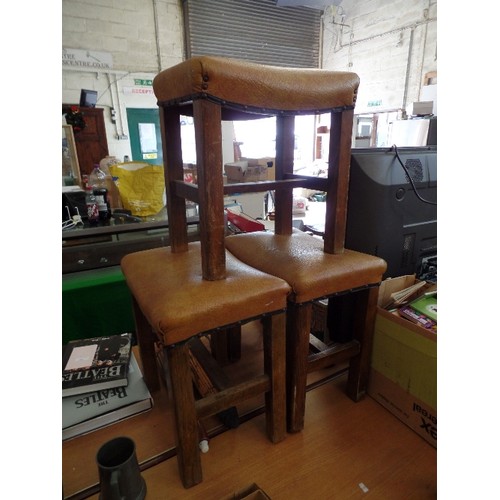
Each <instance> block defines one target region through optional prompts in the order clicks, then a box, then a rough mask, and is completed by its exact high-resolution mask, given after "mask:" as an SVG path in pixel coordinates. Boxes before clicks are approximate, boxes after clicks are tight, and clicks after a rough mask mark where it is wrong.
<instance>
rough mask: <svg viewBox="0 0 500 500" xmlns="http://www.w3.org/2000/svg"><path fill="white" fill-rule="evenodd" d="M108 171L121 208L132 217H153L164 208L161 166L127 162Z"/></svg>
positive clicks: (163, 185)
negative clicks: (114, 185) (116, 190)
mask: <svg viewBox="0 0 500 500" xmlns="http://www.w3.org/2000/svg"><path fill="white" fill-rule="evenodd" d="M109 170H110V172H111V175H112V176H113V177H114V178H115V183H116V185H117V187H118V191H119V192H120V197H121V199H122V203H123V208H125V209H127V210H130V212H131V213H132V215H135V216H137V217H145V216H147V215H155V214H157V213H158V212H159V211H160V210H161V209H162V208H163V207H164V206H165V177H164V173H163V166H162V165H151V164H150V163H145V162H127V163H118V164H116V165H111V166H110V167H109Z"/></svg>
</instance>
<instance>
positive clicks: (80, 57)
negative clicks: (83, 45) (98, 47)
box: [62, 48, 113, 69]
mask: <svg viewBox="0 0 500 500" xmlns="http://www.w3.org/2000/svg"><path fill="white" fill-rule="evenodd" d="M62 65H63V68H64V67H67V68H68V67H69V68H75V69H78V68H82V69H112V68H113V56H112V55H111V54H110V53H109V52H97V51H95V50H82V49H66V48H63V49H62Z"/></svg>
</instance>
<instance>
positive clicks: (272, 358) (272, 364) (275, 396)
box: [262, 312, 286, 443]
mask: <svg viewBox="0 0 500 500" xmlns="http://www.w3.org/2000/svg"><path fill="white" fill-rule="evenodd" d="M262 323H263V342H264V372H265V373H266V374H267V375H268V376H269V378H270V381H271V389H270V390H269V391H267V392H266V393H265V403H266V424H267V434H268V436H269V439H270V440H271V441H272V442H273V443H279V442H280V441H282V440H283V439H285V437H286V390H285V385H286V384H285V371H286V366H285V335H286V332H285V325H286V320H285V313H284V312H283V313H280V314H274V315H272V316H267V317H265V318H264V319H263V321H262Z"/></svg>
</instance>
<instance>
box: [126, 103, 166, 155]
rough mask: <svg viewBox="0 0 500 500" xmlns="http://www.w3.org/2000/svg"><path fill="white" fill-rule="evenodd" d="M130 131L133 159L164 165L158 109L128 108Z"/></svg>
mask: <svg viewBox="0 0 500 500" xmlns="http://www.w3.org/2000/svg"><path fill="white" fill-rule="evenodd" d="M127 121H128V132H129V137H130V147H131V150H132V158H131V159H132V160H133V161H145V162H147V163H151V164H153V165H163V150H162V145H161V133H160V115H159V112H158V109H157V108H156V109H139V108H127Z"/></svg>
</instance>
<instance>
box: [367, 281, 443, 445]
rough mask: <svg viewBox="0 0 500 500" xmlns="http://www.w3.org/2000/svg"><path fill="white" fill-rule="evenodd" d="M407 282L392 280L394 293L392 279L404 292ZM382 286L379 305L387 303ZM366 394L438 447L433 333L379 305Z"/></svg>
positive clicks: (435, 350) (392, 282)
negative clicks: (397, 282)
mask: <svg viewBox="0 0 500 500" xmlns="http://www.w3.org/2000/svg"><path fill="white" fill-rule="evenodd" d="M411 278H412V277H401V278H392V279H390V281H391V287H392V291H394V285H395V284H396V282H395V281H394V280H400V282H401V288H400V289H403V288H404V287H405V286H408V284H407V283H408V279H411ZM386 281H388V280H386ZM413 281H414V277H413ZM385 283H386V282H384V283H382V286H381V290H380V295H379V304H381V303H384V301H386V300H387V293H386V291H385V287H384V284H385ZM409 284H411V283H409ZM368 394H369V395H370V396H371V397H372V398H373V399H375V400H376V401H378V402H379V403H380V404H382V405H383V406H384V407H385V408H387V409H388V410H389V411H390V412H391V413H393V414H394V415H395V416H396V417H398V418H399V419H400V420H401V421H402V422H404V423H405V424H406V425H408V426H409V427H410V428H412V429H413V430H414V431H415V432H417V433H418V434H419V435H420V436H422V437H423V438H424V439H425V440H426V441H427V442H429V443H430V444H431V445H433V446H434V447H437V334H436V333H434V332H432V331H430V330H428V329H426V328H423V327H422V326H420V325H417V324H414V323H412V322H411V321H408V320H406V319H405V318H402V317H399V316H398V315H396V314H393V313H392V312H390V311H388V310H386V309H383V308H381V307H380V306H379V307H378V309H377V315H376V320H375V332H374V338H373V351H372V360H371V370H370V379H369V384H368Z"/></svg>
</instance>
